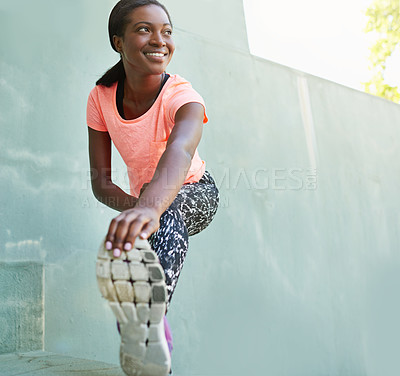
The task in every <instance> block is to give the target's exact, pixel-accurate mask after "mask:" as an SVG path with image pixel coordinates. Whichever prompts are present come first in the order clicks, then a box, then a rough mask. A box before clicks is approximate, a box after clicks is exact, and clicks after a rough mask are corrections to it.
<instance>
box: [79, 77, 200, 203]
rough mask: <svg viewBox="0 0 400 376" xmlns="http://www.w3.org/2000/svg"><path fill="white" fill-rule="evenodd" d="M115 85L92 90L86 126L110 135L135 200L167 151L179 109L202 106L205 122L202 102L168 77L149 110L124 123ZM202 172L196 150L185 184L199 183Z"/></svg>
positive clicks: (184, 85)
mask: <svg viewBox="0 0 400 376" xmlns="http://www.w3.org/2000/svg"><path fill="white" fill-rule="evenodd" d="M117 85H118V84H117V82H116V83H115V84H113V85H112V86H111V87H106V86H103V85H97V86H95V87H94V88H93V90H92V91H91V92H90V94H89V99H88V103H87V113H86V115H87V125H88V126H89V127H90V128H92V129H95V130H96V131H101V132H108V133H109V135H110V137H111V140H112V141H113V143H114V145H115V147H116V148H117V150H118V151H119V153H120V154H121V157H122V159H123V160H124V162H125V163H126V166H127V171H128V177H129V185H130V190H131V194H132V195H133V196H135V197H138V196H139V193H140V189H141V187H142V185H143V184H144V183H148V182H150V180H151V179H152V177H153V175H154V172H155V169H156V167H157V164H158V161H159V160H160V158H161V155H162V154H163V152H164V151H165V149H166V145H167V141H168V137H169V135H170V134H171V131H172V128H173V127H174V125H175V114H176V112H177V111H178V110H179V108H180V107H182V106H183V105H184V104H186V103H191V102H196V103H201V104H202V105H203V106H204V119H203V123H204V124H205V123H206V122H207V121H208V119H207V116H206V113H205V104H204V100H203V98H202V97H201V96H200V94H198V93H197V92H196V91H195V90H194V89H193V88H192V85H191V84H190V83H189V82H188V81H186V80H185V79H184V78H182V77H180V76H178V75H171V76H170V77H169V79H168V80H167V82H166V83H165V85H164V87H163V88H162V90H161V92H160V94H159V95H158V97H157V99H156V101H155V102H154V103H153V105H152V106H151V108H150V109H149V110H148V111H147V112H146V113H144V114H143V115H142V116H140V117H138V118H136V119H132V120H125V119H123V118H122V117H121V116H120V114H119V112H118V109H117V103H116V92H117ZM204 171H205V162H204V161H203V160H202V159H201V158H200V156H199V153H198V152H197V149H196V151H195V154H194V156H193V159H192V163H191V165H190V168H189V171H188V174H187V176H186V180H185V184H187V183H194V182H198V181H199V180H200V179H201V177H202V176H203V174H204Z"/></svg>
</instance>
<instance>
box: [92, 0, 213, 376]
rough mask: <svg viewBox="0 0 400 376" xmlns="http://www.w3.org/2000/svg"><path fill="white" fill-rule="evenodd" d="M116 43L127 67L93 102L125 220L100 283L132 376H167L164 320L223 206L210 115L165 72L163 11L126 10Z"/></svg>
mask: <svg viewBox="0 0 400 376" xmlns="http://www.w3.org/2000/svg"><path fill="white" fill-rule="evenodd" d="M109 37H110V43H111V46H112V48H113V49H114V50H115V51H116V52H118V53H119V54H120V57H121V59H120V61H119V62H118V63H117V64H116V65H115V66H114V67H112V68H111V69H110V70H109V71H107V72H106V73H105V74H104V76H103V77H101V78H100V79H99V80H98V81H97V82H96V87H95V88H94V89H93V90H92V91H91V93H90V95H89V99H88V106H87V124H88V129H89V156H90V165H91V170H92V171H93V175H92V188H93V193H94V195H95V196H96V198H97V199H98V200H99V201H101V202H102V203H104V204H106V205H108V206H109V207H111V208H113V209H115V210H118V211H120V212H121V214H119V215H118V216H117V217H116V218H114V219H113V220H112V221H111V224H110V226H109V230H108V233H107V236H106V239H105V249H104V248H102V249H101V250H100V252H99V257H98V261H97V278H98V283H99V287H100V290H101V292H102V294H103V296H104V297H105V298H107V299H108V300H109V302H110V306H111V308H112V310H113V312H114V313H115V315H116V317H117V320H118V322H119V326H120V333H121V348H120V360H121V365H122V368H123V370H124V371H125V373H126V374H128V375H136V374H140V375H165V374H167V373H168V371H169V370H170V351H168V348H169V350H171V349H172V344H171V343H170V340H171V338H170V332H169V328H168V325H167V323H166V321H165V317H164V320H163V316H164V314H166V312H167V310H168V307H169V304H170V301H171V297H172V294H173V291H174V288H175V286H176V283H177V281H178V278H179V274H180V271H181V269H182V266H183V262H184V260H185V256H186V252H187V248H188V236H190V235H194V234H197V233H198V232H200V231H201V230H203V229H204V228H205V227H207V226H208V224H209V223H210V222H211V220H212V219H213V217H214V215H215V213H216V210H217V206H218V190H217V188H216V186H215V183H214V181H213V179H212V177H211V176H210V174H209V173H208V172H207V171H205V163H204V161H202V160H201V158H200V156H199V154H198V152H197V146H198V144H199V142H200V139H201V135H202V128H203V124H204V123H206V122H207V116H206V114H205V105H204V101H203V99H202V98H201V96H200V95H199V94H198V93H197V92H196V91H195V90H194V89H193V88H192V86H191V85H190V83H189V82H187V81H186V80H185V79H183V78H182V77H180V76H178V75H169V74H167V73H165V69H166V67H167V65H168V64H169V62H170V61H171V58H172V55H173V53H174V50H175V45H174V42H173V38H172V23H171V20H170V16H169V14H168V11H167V10H166V8H165V7H164V6H163V5H162V4H160V3H159V2H158V1H156V0H121V1H119V2H118V3H117V4H116V6H115V7H114V8H113V10H112V12H111V14H110V18H109ZM111 142H113V143H114V145H115V146H116V148H117V149H118V151H119V152H120V154H121V156H122V158H123V160H124V161H125V163H126V165H127V170H128V176H129V182H130V192H131V194H127V193H125V192H124V191H123V190H122V189H120V188H119V187H118V186H117V185H115V184H114V183H113V182H112V180H111ZM147 240H148V241H149V243H150V245H151V247H152V249H153V250H154V251H155V253H154V252H153V251H152V250H151V249H150V248H149V247H148V245H147ZM156 255H157V256H156ZM158 259H159V263H158ZM160 264H161V267H160ZM164 281H165V282H164ZM165 287H166V289H165ZM164 323H165V324H166V325H165V334H164ZM146 324H147V325H146ZM166 337H167V339H168V340H169V341H168V344H167V339H166Z"/></svg>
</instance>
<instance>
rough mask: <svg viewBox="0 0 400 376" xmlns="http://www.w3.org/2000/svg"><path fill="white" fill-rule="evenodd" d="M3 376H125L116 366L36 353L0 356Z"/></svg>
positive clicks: (40, 352)
mask: <svg viewBox="0 0 400 376" xmlns="http://www.w3.org/2000/svg"><path fill="white" fill-rule="evenodd" d="M0 375H1V376H20V375H26V376H28V375H29V376H59V375H60V376H61V375H63V376H65V375H74V376H124V373H123V372H122V370H121V368H120V367H119V366H117V365H114V364H108V363H103V362H96V361H93V360H87V359H78V358H73V357H69V356H65V355H60V354H55V353H49V352H44V351H34V352H28V353H14V354H3V355H0Z"/></svg>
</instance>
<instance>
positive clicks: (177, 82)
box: [165, 74, 193, 96]
mask: <svg viewBox="0 0 400 376" xmlns="http://www.w3.org/2000/svg"><path fill="white" fill-rule="evenodd" d="M192 90H193V87H192V84H191V83H190V82H189V81H188V80H186V79H185V78H183V77H181V76H179V75H178V74H171V75H170V77H169V79H168V81H167V85H166V90H165V94H166V96H171V95H174V93H177V92H182V91H192Z"/></svg>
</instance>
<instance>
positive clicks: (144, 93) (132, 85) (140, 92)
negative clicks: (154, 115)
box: [124, 73, 164, 104]
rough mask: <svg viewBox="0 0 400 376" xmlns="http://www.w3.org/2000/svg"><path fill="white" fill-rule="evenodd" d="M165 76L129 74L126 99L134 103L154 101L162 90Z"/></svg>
mask: <svg viewBox="0 0 400 376" xmlns="http://www.w3.org/2000/svg"><path fill="white" fill-rule="evenodd" d="M163 77H164V74H159V75H138V74H135V75H132V74H129V73H127V74H126V77H125V85H124V99H126V100H129V101H132V102H134V103H138V104H140V103H147V102H149V101H151V100H154V99H155V98H156V96H157V94H158V92H159V90H160V87H161V83H162V80H163Z"/></svg>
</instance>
